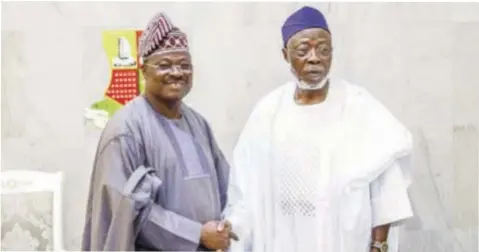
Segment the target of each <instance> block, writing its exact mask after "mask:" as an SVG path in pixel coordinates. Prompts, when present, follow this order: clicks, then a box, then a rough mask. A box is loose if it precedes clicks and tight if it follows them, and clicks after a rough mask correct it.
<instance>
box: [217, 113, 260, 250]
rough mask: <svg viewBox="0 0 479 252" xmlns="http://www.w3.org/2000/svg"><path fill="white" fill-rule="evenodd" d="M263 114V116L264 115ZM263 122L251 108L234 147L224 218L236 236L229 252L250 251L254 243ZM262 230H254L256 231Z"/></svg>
mask: <svg viewBox="0 0 479 252" xmlns="http://www.w3.org/2000/svg"><path fill="white" fill-rule="evenodd" d="M263 117H264V115H263ZM263 124H264V121H263V120H262V115H261V113H260V112H259V110H258V109H257V108H255V110H253V112H252V113H251V115H250V117H249V118H248V121H247V122H246V125H245V127H244V129H243V131H242V132H241V134H240V136H239V138H238V142H237V144H236V146H235V148H234V150H233V166H232V169H231V172H230V180H229V188H228V190H229V199H228V208H227V217H226V218H227V219H228V220H229V221H230V222H231V223H232V226H233V231H235V232H236V234H238V236H239V239H240V240H239V241H238V242H233V243H232V244H231V248H230V252H244V251H251V250H252V248H253V245H254V244H253V243H254V241H253V240H254V233H253V226H254V223H255V212H254V211H255V206H254V204H255V202H256V201H257V199H258V197H259V194H260V192H259V191H257V189H258V185H257V183H258V180H257V179H258V177H259V171H260V170H261V168H262V167H261V166H262V165H261V164H262V162H261V160H260V159H261V157H262V156H263V155H261V153H260V152H261V148H262V147H263V142H264V140H265V134H264V133H265V132H264V130H263V127H264V125H263ZM256 231H258V232H261V230H255V232H256Z"/></svg>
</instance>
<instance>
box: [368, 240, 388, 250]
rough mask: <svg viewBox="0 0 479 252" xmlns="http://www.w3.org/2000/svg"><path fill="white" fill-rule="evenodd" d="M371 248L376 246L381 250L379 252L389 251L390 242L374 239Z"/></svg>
mask: <svg viewBox="0 0 479 252" xmlns="http://www.w3.org/2000/svg"><path fill="white" fill-rule="evenodd" d="M371 248H375V249H377V250H379V252H387V251H388V244H387V242H385V241H383V242H379V241H373V242H372V243H371Z"/></svg>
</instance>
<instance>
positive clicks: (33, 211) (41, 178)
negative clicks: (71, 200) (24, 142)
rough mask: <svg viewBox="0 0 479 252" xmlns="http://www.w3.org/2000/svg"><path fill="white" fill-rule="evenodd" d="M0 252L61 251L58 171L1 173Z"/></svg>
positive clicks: (59, 177)
mask: <svg viewBox="0 0 479 252" xmlns="http://www.w3.org/2000/svg"><path fill="white" fill-rule="evenodd" d="M1 180H2V191H1V198H2V199H1V201H0V205H1V209H2V212H1V220H2V221H1V223H2V224H1V235H2V236H1V251H62V250H63V239H62V181H63V176H62V173H61V172H58V173H47V172H40V171H28V170H9V171H2V172H1Z"/></svg>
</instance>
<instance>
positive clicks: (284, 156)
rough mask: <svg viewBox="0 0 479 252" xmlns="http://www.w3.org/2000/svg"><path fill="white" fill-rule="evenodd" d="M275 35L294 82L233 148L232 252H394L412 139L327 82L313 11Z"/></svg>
mask: <svg viewBox="0 0 479 252" xmlns="http://www.w3.org/2000/svg"><path fill="white" fill-rule="evenodd" d="M282 35H283V41H284V49H283V54H284V58H285V60H286V61H287V62H288V63H289V65H290V66H291V70H292V72H293V74H294V76H295V77H296V80H294V81H292V82H289V83H286V84H285V85H282V86H280V87H279V88H277V89H276V90H274V91H272V92H271V93H269V94H268V95H266V96H265V97H264V98H262V99H261V100H260V101H259V103H258V104H257V105H256V107H255V108H254V110H253V112H252V114H251V116H250V118H249V119H248V121H247V124H246V126H245V128H244V130H243V132H242V133H241V135H240V138H239V140H238V143H237V146H236V147H235V150H234V157H233V159H234V160H233V162H234V168H233V170H232V172H231V173H230V174H231V178H230V181H231V185H230V192H231V195H230V199H231V201H230V202H229V210H230V211H229V214H228V215H227V216H226V218H227V219H228V220H230V221H231V223H232V227H233V230H234V231H235V232H236V233H237V234H238V236H239V237H240V241H239V242H233V243H232V247H231V251H249V250H252V251H254V252H280V251H285V252H286V251H288V252H293V251H294V252H306V251H311V252H370V251H371V252H373V251H374V252H385V251H390V252H397V251H398V244H397V243H398V232H397V231H398V230H397V228H398V225H399V223H400V222H401V221H402V220H404V219H406V218H409V217H411V216H412V215H413V213H412V208H411V205H410V200H409V197H408V193H407V189H408V186H409V185H410V179H409V170H410V156H411V150H412V139H411V134H410V132H409V131H408V130H407V129H406V128H405V127H404V126H403V125H402V124H401V123H400V122H399V121H398V120H396V119H395V117H394V116H393V115H392V114H391V113H390V112H389V111H388V110H387V109H386V108H385V107H384V106H383V105H382V104H381V103H380V102H379V101H377V100H376V99H374V98H373V97H372V96H371V95H370V94H369V93H368V92H367V91H366V90H365V89H364V88H362V87H360V86H356V85H353V84H351V83H348V82H346V81H344V80H339V79H333V78H329V75H328V74H329V70H330V66H331V62H332V55H333V53H332V45H331V33H330V30H329V28H328V25H327V22H326V20H325V18H324V16H323V15H322V14H321V13H320V12H319V11H318V10H316V9H314V8H310V7H304V8H302V9H300V10H298V11H297V12H295V13H294V14H292V15H291V16H290V17H289V18H288V19H287V20H286V22H285V24H284V26H283V28H282ZM388 247H389V249H388Z"/></svg>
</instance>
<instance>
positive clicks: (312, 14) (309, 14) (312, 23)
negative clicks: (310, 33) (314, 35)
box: [281, 6, 330, 47]
mask: <svg viewBox="0 0 479 252" xmlns="http://www.w3.org/2000/svg"><path fill="white" fill-rule="evenodd" d="M309 28H322V29H324V30H326V31H327V32H330V31H329V27H328V23H327V22H326V18H324V15H323V14H322V13H321V12H320V11H319V10H317V9H315V8H312V7H308V6H305V7H303V8H301V9H299V10H297V11H296V12H295V13H293V14H291V16H289V17H288V18H287V19H286V21H285V22H284V24H283V27H282V28H281V33H282V35H283V44H284V46H285V47H286V44H287V43H288V40H289V39H290V38H291V37H292V36H293V35H294V34H296V33H298V32H299V31H302V30H305V29H309Z"/></svg>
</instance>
